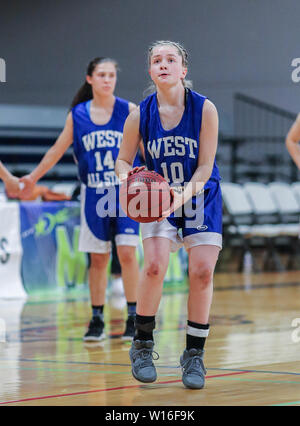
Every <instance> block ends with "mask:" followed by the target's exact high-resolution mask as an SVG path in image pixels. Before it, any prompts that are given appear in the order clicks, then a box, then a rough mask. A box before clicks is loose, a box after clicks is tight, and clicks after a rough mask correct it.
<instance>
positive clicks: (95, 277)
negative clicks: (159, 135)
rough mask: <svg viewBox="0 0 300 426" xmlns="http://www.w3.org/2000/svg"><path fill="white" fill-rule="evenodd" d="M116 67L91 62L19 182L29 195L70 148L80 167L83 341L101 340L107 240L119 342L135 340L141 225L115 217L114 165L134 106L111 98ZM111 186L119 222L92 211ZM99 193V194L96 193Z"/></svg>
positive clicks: (101, 60)
mask: <svg viewBox="0 0 300 426" xmlns="http://www.w3.org/2000/svg"><path fill="white" fill-rule="evenodd" d="M116 82H117V63H116V61H114V60H113V59H109V58H95V59H94V60H92V61H91V62H90V63H89V65H88V68H87V75H86V81H85V83H84V85H83V86H82V87H81V89H80V90H79V92H78V93H77V95H76V96H75V98H74V100H73V102H72V110H71V112H70V113H69V114H68V116H67V119H66V124H65V127H64V129H63V131H62V133H61V134H60V136H59V137H58V139H57V141H56V142H55V144H54V145H53V146H52V147H51V148H50V149H49V151H48V152H47V153H46V154H45V156H44V157H43V159H42V161H41V162H40V164H39V165H38V166H37V167H36V168H35V169H34V170H33V171H32V172H31V173H30V174H29V175H27V176H25V177H23V178H22V179H21V181H22V182H23V183H24V184H25V189H24V191H23V194H24V195H25V196H26V195H28V194H29V193H30V192H31V191H32V188H33V186H34V184H35V183H36V182H37V181H38V180H39V179H40V178H41V177H42V176H43V175H44V174H45V173H47V172H48V170H50V169H51V168H52V167H53V166H54V165H55V164H56V163H57V162H58V161H59V160H60V158H61V157H62V156H63V154H64V153H65V152H66V150H67V149H68V148H69V147H70V146H71V145H72V143H73V148H74V153H75V157H76V160H77V163H78V171H79V177H80V180H81V182H82V188H81V227H80V238H79V250H80V251H83V252H87V253H90V268H89V286H90V293H91V303H92V312H93V317H92V320H91V321H90V324H89V328H88V331H87V333H86V334H85V336H84V340H86V341H90V340H92V341H100V340H102V339H103V338H104V337H105V333H104V321H103V318H104V317H103V307H104V303H105V292H106V287H107V265H108V261H109V258H110V249H111V242H110V240H111V235H112V234H114V235H116V238H115V239H116V245H117V253H118V257H119V261H120V264H121V269H122V278H123V283H124V287H125V296H126V299H127V303H128V319H127V323H126V330H125V333H124V335H123V339H124V340H125V339H126V340H127V339H132V337H133V335H134V317H135V307H136V281H137V277H138V275H139V267H138V262H137V259H136V255H135V249H136V246H137V245H138V241H139V237H138V234H139V226H138V224H137V223H136V222H134V221H133V220H131V219H129V218H127V217H119V216H118V212H119V208H118V193H119V189H118V187H119V185H118V182H117V180H116V179H115V178H116V176H115V173H114V166H115V160H116V158H117V155H118V152H119V144H120V141H121V138H122V132H123V126H124V122H125V119H126V117H127V116H128V114H129V112H130V111H132V110H133V109H134V108H135V107H136V106H135V105H134V104H132V103H129V102H128V101H125V100H123V99H120V98H118V97H116V96H115V95H114V90H115V86H116ZM111 187H113V189H114V191H113V192H112V194H113V195H116V198H115V197H114V199H113V200H112V199H111V200H110V201H111V202H112V203H114V204H115V207H116V208H112V211H116V212H117V217H110V216H106V217H100V216H101V211H99V210H98V209H97V211H96V206H97V204H98V202H101V197H103V196H104V193H105V190H106V188H107V189H109V188H111ZM97 188H98V189H99V188H101V191H100V192H99V191H97Z"/></svg>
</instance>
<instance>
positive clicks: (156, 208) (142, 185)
mask: <svg viewBox="0 0 300 426" xmlns="http://www.w3.org/2000/svg"><path fill="white" fill-rule="evenodd" d="M172 199H173V197H172V194H171V191H170V186H169V184H168V182H167V181H166V180H165V179H164V178H163V177H162V176H160V175H159V174H158V173H156V172H153V171H148V170H142V171H140V172H138V173H134V174H132V175H131V176H129V177H128V178H127V179H126V181H125V182H123V184H122V186H121V189H120V204H121V206H122V209H123V210H124V212H125V213H126V214H127V216H128V217H130V218H131V219H133V220H135V221H137V222H141V223H146V222H154V221H156V220H157V219H159V218H160V217H161V215H162V212H163V211H165V210H167V209H168V208H170V205H171V203H172Z"/></svg>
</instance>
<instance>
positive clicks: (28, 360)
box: [1, 358, 300, 376]
mask: <svg viewBox="0 0 300 426" xmlns="http://www.w3.org/2000/svg"><path fill="white" fill-rule="evenodd" d="M1 361H2V362H3V361H7V362H41V363H42V362H44V363H53V364H78V365H80V364H83V365H104V366H118V367H130V366H131V365H130V364H118V363H112V362H107V363H106V362H84V361H57V360H48V359H28V358H21V359H17V360H1ZM155 367H156V368H179V367H178V366H174V365H155ZM206 369H207V370H217V371H236V372H245V371H246V372H247V373H266V374H287V375H292V376H300V373H293V372H288V371H276V370H250V369H249V368H247V369H246V370H245V369H243V370H242V369H238V368H221V367H219V368H217V367H215V368H206Z"/></svg>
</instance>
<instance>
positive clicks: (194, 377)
mask: <svg viewBox="0 0 300 426" xmlns="http://www.w3.org/2000/svg"><path fill="white" fill-rule="evenodd" d="M203 355H204V351H202V350H201V349H194V348H192V349H189V350H187V349H185V350H184V351H183V354H182V356H181V357H180V365H181V367H182V382H183V384H184V385H185V386H186V387H187V388H190V389H202V388H203V387H204V383H205V374H206V370H205V368H204V364H203Z"/></svg>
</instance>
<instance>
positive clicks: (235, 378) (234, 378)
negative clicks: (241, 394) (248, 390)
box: [216, 377, 300, 385]
mask: <svg viewBox="0 0 300 426" xmlns="http://www.w3.org/2000/svg"><path fill="white" fill-rule="evenodd" d="M216 379H220V380H237V381H240V382H262V383H287V384H293V385H300V382H294V381H292V380H269V379H240V378H239V377H228V378H227V377H216Z"/></svg>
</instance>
